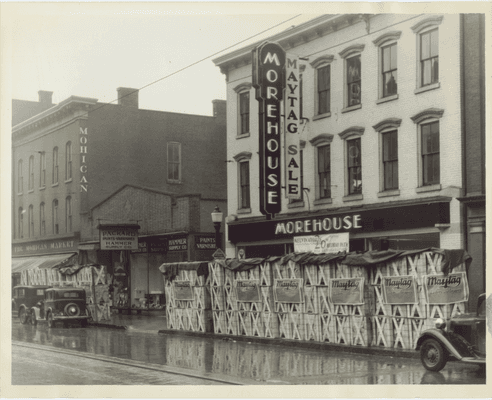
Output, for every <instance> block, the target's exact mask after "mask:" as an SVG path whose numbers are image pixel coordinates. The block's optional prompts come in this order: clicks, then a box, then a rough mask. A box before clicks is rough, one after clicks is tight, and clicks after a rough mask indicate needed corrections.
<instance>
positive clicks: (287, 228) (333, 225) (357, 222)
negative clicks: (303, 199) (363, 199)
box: [275, 214, 362, 235]
mask: <svg viewBox="0 0 492 400" xmlns="http://www.w3.org/2000/svg"><path fill="white" fill-rule="evenodd" d="M360 228H362V221H361V216H360V214H354V215H346V216H343V217H326V218H323V219H312V220H302V221H288V222H278V223H277V225H276V226H275V235H287V234H293V233H312V232H313V233H316V232H332V231H340V230H345V231H347V230H350V229H360Z"/></svg>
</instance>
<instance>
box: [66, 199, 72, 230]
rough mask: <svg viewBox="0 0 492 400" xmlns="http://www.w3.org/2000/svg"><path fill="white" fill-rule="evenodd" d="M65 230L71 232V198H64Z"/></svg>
mask: <svg viewBox="0 0 492 400" xmlns="http://www.w3.org/2000/svg"><path fill="white" fill-rule="evenodd" d="M65 231H66V232H67V233H69V232H72V198H71V197H70V196H68V197H67V198H66V199H65Z"/></svg>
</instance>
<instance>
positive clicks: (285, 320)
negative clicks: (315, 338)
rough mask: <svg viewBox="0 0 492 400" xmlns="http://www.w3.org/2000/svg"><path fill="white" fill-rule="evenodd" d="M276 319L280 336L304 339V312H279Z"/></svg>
mask: <svg viewBox="0 0 492 400" xmlns="http://www.w3.org/2000/svg"><path fill="white" fill-rule="evenodd" d="M277 319H278V329H279V337H280V338H283V339H294V340H304V336H305V333H304V314H302V313H293V312H290V313H282V312H280V313H277Z"/></svg>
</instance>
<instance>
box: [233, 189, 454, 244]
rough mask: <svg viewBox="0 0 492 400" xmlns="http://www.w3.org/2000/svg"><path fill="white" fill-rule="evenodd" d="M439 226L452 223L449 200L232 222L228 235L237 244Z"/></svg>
mask: <svg viewBox="0 0 492 400" xmlns="http://www.w3.org/2000/svg"><path fill="white" fill-rule="evenodd" d="M440 200H441V199H440ZM282 217H284V216H282ZM438 223H441V224H443V223H449V201H448V198H443V199H442V201H439V202H434V203H432V202H431V201H429V200H428V203H425V204H414V205H405V206H400V207H391V208H376V209H372V210H361V211H359V212H346V213H343V212H341V213H340V212H339V213H336V212H334V213H329V214H319V215H316V216H310V217H303V218H295V219H294V218H292V219H287V218H285V217H284V218H275V219H271V220H263V221H254V222H246V223H245V222H241V221H239V222H229V224H228V230H229V232H228V233H229V240H230V241H231V242H232V243H238V242H259V241H265V240H276V239H281V238H293V237H295V236H303V235H320V234H332V233H341V232H352V233H365V232H384V231H389V230H400V229H417V228H426V227H432V228H434V226H435V224H438Z"/></svg>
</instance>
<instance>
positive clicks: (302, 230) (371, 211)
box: [214, 14, 485, 290]
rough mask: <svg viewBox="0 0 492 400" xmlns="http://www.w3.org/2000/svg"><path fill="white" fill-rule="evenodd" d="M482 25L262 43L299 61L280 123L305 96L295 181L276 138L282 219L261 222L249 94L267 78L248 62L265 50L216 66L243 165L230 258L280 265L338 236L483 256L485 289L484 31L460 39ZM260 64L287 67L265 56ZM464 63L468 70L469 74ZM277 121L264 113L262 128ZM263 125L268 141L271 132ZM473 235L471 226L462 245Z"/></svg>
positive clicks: (362, 27) (378, 19)
mask: <svg viewBox="0 0 492 400" xmlns="http://www.w3.org/2000/svg"><path fill="white" fill-rule="evenodd" d="M482 17H483V16H478V17H477V16H475V17H473V16H463V15H459V14H440V15H428V14H419V15H396V14H378V15H364V14H362V15H356V14H350V15H326V16H322V17H319V18H316V19H313V20H311V21H308V22H306V23H304V24H301V25H299V26H295V27H292V28H290V29H288V30H285V31H283V32H281V33H279V34H277V35H274V36H272V37H270V38H268V39H267V42H269V43H276V44H278V45H280V46H281V47H282V49H283V50H285V52H286V54H287V55H286V57H287V58H289V55H290V56H291V57H292V59H294V58H295V57H298V59H297V60H298V63H299V65H298V66H295V65H294V62H292V61H291V62H289V63H288V62H286V68H287V67H288V66H290V67H293V66H294V69H298V74H299V79H298V81H297V79H296V76H297V75H295V74H294V75H290V74H287V73H286V78H285V91H284V104H283V107H282V108H281V112H280V114H282V116H285V118H289V117H292V116H294V115H295V114H291V113H290V111H288V110H289V107H290V106H292V105H294V104H295V102H297V98H298V102H299V105H300V111H299V114H300V115H295V118H294V119H297V120H298V129H297V130H294V131H295V132H296V133H297V132H298V135H297V136H296V140H297V141H298V147H297V148H294V151H296V150H297V149H298V150H299V153H300V154H299V160H300V172H299V175H297V176H295V175H292V176H291V175H290V172H289V167H290V166H291V164H290V162H289V165H285V166H284V164H282V163H286V161H285V159H286V156H288V155H289V154H293V152H291V148H290V146H288V145H285V144H284V139H285V137H284V136H282V135H283V133H282V135H279V137H281V141H280V143H281V145H280V146H281V152H282V153H281V154H282V156H281V160H280V164H281V169H283V171H282V175H281V181H280V186H281V196H280V198H279V203H280V209H281V211H280V212H278V213H275V214H266V215H263V214H262V212H261V211H260V206H261V204H260V194H261V193H263V192H262V190H264V188H265V187H266V185H268V184H269V182H268V181H267V182H266V183H265V182H263V183H262V182H261V180H260V179H259V176H260V162H259V155H258V152H259V146H260V147H261V143H260V144H259V129H260V128H261V124H262V123H263V121H264V120H263V119H261V118H263V117H262V115H259V114H260V112H261V109H260V108H259V102H258V101H257V100H256V97H257V96H258V90H259V89H258V87H255V86H253V84H254V83H255V79H256V78H255V77H256V76H258V75H259V72H258V70H257V69H253V67H252V59H253V60H255V59H254V57H252V51H253V50H254V49H255V48H257V46H260V45H261V43H256V44H253V45H251V46H247V47H244V48H241V49H239V50H236V51H234V52H231V53H229V54H226V55H224V56H221V57H219V58H217V59H215V60H214V62H215V64H216V65H217V66H218V67H220V69H221V71H222V72H223V73H224V74H225V76H226V81H227V120H228V127H227V130H228V132H227V155H228V159H229V160H233V161H235V162H234V163H228V170H227V177H228V178H227V179H228V217H227V225H228V228H227V231H226V243H227V256H228V257H239V258H241V257H247V258H249V257H256V256H267V255H282V254H286V253H289V252H291V251H294V250H295V248H296V247H295V245H294V243H295V242H296V241H299V239H296V238H303V237H304V238H306V237H309V236H311V237H312V236H319V235H332V234H335V235H338V236H335V237H338V238H340V240H341V241H345V240H346V239H345V238H347V236H348V246H347V247H348V249H349V250H351V251H355V250H357V251H362V250H376V249H386V248H388V247H389V248H392V249H417V248H427V247H440V248H444V249H454V248H456V249H458V248H466V246H467V243H468V246H471V245H472V243H473V246H477V249H476V250H473V252H477V253H480V252H482V253H481V256H480V257H478V259H479V261H478V266H477V265H475V268H476V271H479V272H477V278H478V276H480V279H481V280H482V281H481V282H482V283H481V285H482V287H483V286H484V274H485V268H484V265H483V262H482V259H483V254H484V253H483V251H484V247H483V245H484V242H480V240H484V236H483V235H482V234H476V236H475V237H476V238H477V239H472V241H470V239H467V235H468V236H470V235H472V232H475V230H476V229H478V228H475V226H476V223H480V224H483V223H484V222H483V221H484V218H485V214H484V208H483V205H484V196H485V191H484V186H483V182H484V181H483V173H484V171H485V164H484V158H483V153H480V154H481V157H482V158H478V159H477V158H475V157H473V156H472V155H471V154H475V153H476V152H477V151H478V152H480V151H483V149H484V148H485V146H483V145H480V144H479V143H482V144H483V140H484V125H483V123H484V122H483V121H484V120H483V115H484V114H483V110H484V108H483V107H484V98H483V97H480V96H483V90H484V83H483V80H484V76H483V70H481V68H483V65H482V64H480V62H481V61H480V58H479V57H480V56H479V54H483V43H484V36H483V26H482V30H481V31H480V29H479V26H480V25H476V28H474V29H473V32H470V33H469V34H465V32H466V30H470V29H471V28H473V26H474V24H476V21H475V22H474V21H472V19H473V18H475V19H480V18H482ZM467 18H468V19H467ZM470 18H471V19H470ZM468 42H470V43H473V44H474V45H473V46H472V47H471V48H469V47H468ZM260 48H261V47H260ZM481 52H482V53H481ZM255 54H256V53H255ZM477 57H478V58H477ZM261 61H264V62H265V63H267V62H270V64H271V65H273V64H274V63H276V61H280V60H279V59H278V60H276V59H275V57H274V56H273V53H271V54H270V55H269V56H267V57H265V59H264V60H261ZM254 62H255V61H254ZM482 62H483V61H482ZM469 63H472V64H473V65H474V68H472V69H468V65H469ZM288 64H290V65H288ZM255 68H256V67H255ZM272 68H273V67H272ZM274 75H275V74H274V73H271V75H270V77H268V75H267V77H266V79H267V80H269V79H270V78H271V79H272V81H273V80H274ZM289 79H290V81H289ZM296 85H298V86H299V90H300V91H299V94H298V97H297V96H296V94H295V91H296ZM478 89H480V90H478ZM269 90H270V89H269ZM477 90H478V91H477ZM269 93H270V95H274V94H276V93H278V92H276V91H274V89H271V91H270V92H269ZM289 96H291V97H289ZM463 96H464V97H463ZM293 98H294V100H293ZM463 99H466V100H467V103H466V106H465V107H463V102H462V100H463ZM273 109H274V108H273ZM273 109H268V108H265V109H264V112H265V113H266V114H267V119H268V117H269V116H270V114H269V113H270V111H271V110H273ZM472 110H475V114H470V113H469V112H470V111H472ZM464 121H465V125H466V127H467V130H465V129H464V125H463V123H464ZM284 125H287V122H284ZM265 126H266V128H265V129H267V136H268V134H270V133H271V134H272V135H274V134H275V133H276V132H275V131H274V130H273V129H272V131H271V132H270V131H269V130H268V129H270V128H271V126H269V125H265ZM286 128H288V127H287V126H286ZM472 131H473V133H472ZM280 132H282V129H280ZM289 132H290V133H292V132H291V131H289ZM470 134H471V135H475V136H477V137H480V140H481V141H478V142H477V141H476V140H475V139H474V138H473V136H469V135H470ZM286 135H287V134H286ZM266 140H268V139H266ZM470 142H471V143H473V144H471V143H470ZM470 145H472V146H474V147H476V149H475V150H472V149H471V147H467V146H470ZM480 146H481V147H480ZM462 149H466V150H462ZM260 150H261V149H260ZM474 152H475V153H474ZM465 155H467V162H466V163H464V161H465V159H464V157H465ZM270 161H271V160H270ZM270 161H267V163H268V162H270ZM271 162H272V164H275V162H273V161H271ZM465 166H466V168H465ZM262 168H264V166H263V167H262ZM464 171H468V172H466V173H465V172H464ZM476 171H480V173H479V174H478V177H479V178H476V179H478V182H477V181H474V180H472V181H470V180H469V179H471V178H469V177H468V178H467V176H469V175H473V174H474V173H475V172H476ZM292 179H293V180H294V181H295V180H299V181H300V183H301V189H300V192H301V193H302V196H299V197H300V198H290V199H289V198H287V190H288V189H289V183H290V181H291V180H292ZM465 179H466V181H465ZM465 182H466V185H465ZM472 182H474V183H472ZM271 183H272V184H273V183H274V182H273V181H271ZM472 186H473V187H474V189H472ZM467 187H469V188H467ZM469 191H475V192H474V193H475V194H476V195H478V201H480V202H481V203H480V206H477V207H478V209H477V208H476V207H475V206H474V205H472V204H476V203H475V200H477V198H476V197H474V196H473V195H471V194H470V195H469V196H465V197H466V199H468V201H469V202H468V203H466V200H465V199H463V196H464V195H465V194H466V193H468V192H469ZM463 203H465V204H467V206H465V208H466V207H468V211H465V209H464V208H463ZM474 207H475V208H474ZM481 207H482V208H481ZM472 209H473V210H472ZM474 210H476V211H474ZM466 215H467V216H466ZM478 220H480V221H479V222H477V221H478ZM466 224H468V225H470V224H471V225H473V227H474V228H472V229H471V230H468V233H466V232H467V230H466V229H465V227H466ZM481 226H483V225H481ZM480 229H481V228H480ZM480 232H482V231H480ZM347 234H348V235H347ZM300 242H302V240H300ZM481 246H482V247H481ZM472 255H473V254H472ZM474 257H476V256H474ZM476 263H477V261H476V262H475V264H476ZM477 283H478V282H477ZM479 286H480V285H479ZM477 290H480V289H477Z"/></svg>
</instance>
